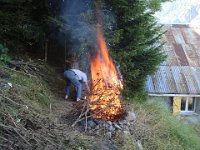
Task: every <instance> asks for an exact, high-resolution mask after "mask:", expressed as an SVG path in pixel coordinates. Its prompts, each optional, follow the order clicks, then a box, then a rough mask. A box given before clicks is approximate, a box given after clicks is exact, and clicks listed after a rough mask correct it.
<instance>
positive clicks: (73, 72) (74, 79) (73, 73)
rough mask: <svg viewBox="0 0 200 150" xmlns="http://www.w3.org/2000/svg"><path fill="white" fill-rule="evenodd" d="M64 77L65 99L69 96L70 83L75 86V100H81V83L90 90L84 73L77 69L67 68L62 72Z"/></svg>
mask: <svg viewBox="0 0 200 150" xmlns="http://www.w3.org/2000/svg"><path fill="white" fill-rule="evenodd" d="M64 77H65V79H66V82H67V85H66V95H65V99H67V98H68V97H69V93H70V87H71V84H72V85H74V86H75V88H76V92H77V94H76V101H80V100H81V93H82V83H85V86H86V89H87V91H88V92H90V88H89V86H88V81H87V75H86V73H84V72H82V71H80V70H78V69H69V70H66V71H65V72H64Z"/></svg>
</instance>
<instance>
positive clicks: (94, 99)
mask: <svg viewBox="0 0 200 150" xmlns="http://www.w3.org/2000/svg"><path fill="white" fill-rule="evenodd" d="M97 42H98V51H97V53H96V56H95V57H94V58H93V59H92V60H91V75H92V95H91V96H90V104H89V105H90V109H91V112H92V113H93V114H94V115H95V117H96V118H101V119H105V120H108V121H116V120H119V119H121V118H122V117H123V116H124V114H125V113H124V110H123V107H122V103H121V100H120V93H121V90H122V89H123V85H122V83H121V81H120V80H119V78H118V75H117V71H116V68H115V65H114V63H113V61H112V59H111V58H110V57H109V54H108V49H107V47H106V43H105V39H104V36H103V34H102V32H101V26H100V25H97Z"/></svg>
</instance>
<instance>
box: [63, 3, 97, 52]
mask: <svg viewBox="0 0 200 150" xmlns="http://www.w3.org/2000/svg"><path fill="white" fill-rule="evenodd" d="M94 12H95V11H94V1H93V0H73V1H72V0H66V1H65V3H64V8H63V9H62V15H63V17H64V20H65V22H66V29H67V30H68V31H70V42H71V43H72V48H71V51H72V52H73V53H76V54H77V55H80V54H82V53H85V52H87V48H88V46H91V45H92V44H94V43H96V41H95V40H96V31H95V13H94Z"/></svg>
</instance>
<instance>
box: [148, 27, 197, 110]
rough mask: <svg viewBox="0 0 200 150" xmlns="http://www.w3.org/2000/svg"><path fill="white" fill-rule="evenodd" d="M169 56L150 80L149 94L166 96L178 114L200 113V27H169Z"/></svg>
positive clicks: (167, 37) (166, 28) (165, 46)
mask: <svg viewBox="0 0 200 150" xmlns="http://www.w3.org/2000/svg"><path fill="white" fill-rule="evenodd" d="M164 29H165V30H166V33H165V34H164V37H163V40H164V42H165V45H164V49H163V50H164V52H165V53H166V55H167V59H166V61H165V62H163V63H162V64H161V65H160V66H159V67H158V70H157V72H155V74H153V75H150V76H149V77H148V79H147V82H146V91H147V92H148V95H149V96H159V97H163V98H164V99H165V100H166V101H167V102H168V104H169V106H170V107H171V108H172V111H173V113H174V114H200V28H199V27H190V26H189V25H169V26H165V27H164Z"/></svg>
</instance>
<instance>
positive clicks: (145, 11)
mask: <svg viewBox="0 0 200 150" xmlns="http://www.w3.org/2000/svg"><path fill="white" fill-rule="evenodd" d="M105 2H106V4H107V6H108V9H109V10H111V11H112V12H113V13H114V16H115V17H116V18H115V19H116V22H115V24H113V25H112V26H111V27H110V28H109V29H107V31H106V33H108V34H107V37H108V39H109V40H108V41H109V44H110V49H111V50H112V54H113V56H114V57H115V59H116V60H117V61H118V62H119V63H120V65H121V70H122V73H123V75H124V80H125V82H124V84H125V90H124V94H125V95H127V96H129V97H133V96H137V95H138V96H139V95H140V96H141V95H143V94H144V84H145V80H146V78H147V75H149V74H152V73H153V72H154V71H155V70H156V67H157V66H158V65H159V64H160V63H161V62H162V61H163V60H164V59H165V55H164V54H163V53H162V43H161V42H160V38H161V37H162V33H161V26H159V25H157V23H156V21H155V18H154V17H153V12H152V11H151V9H150V7H149V5H148V3H147V1H145V0H106V1H105Z"/></svg>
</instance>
